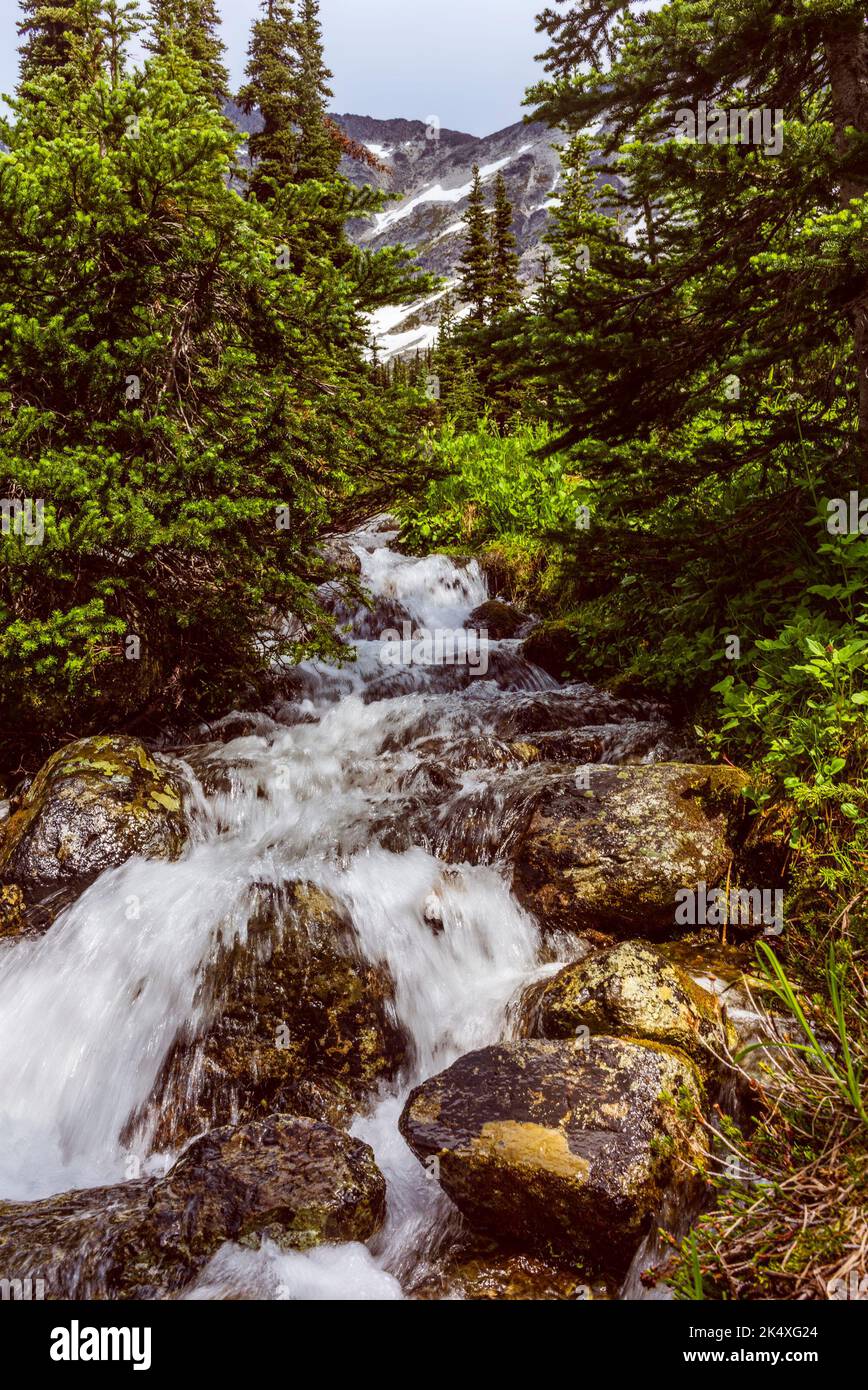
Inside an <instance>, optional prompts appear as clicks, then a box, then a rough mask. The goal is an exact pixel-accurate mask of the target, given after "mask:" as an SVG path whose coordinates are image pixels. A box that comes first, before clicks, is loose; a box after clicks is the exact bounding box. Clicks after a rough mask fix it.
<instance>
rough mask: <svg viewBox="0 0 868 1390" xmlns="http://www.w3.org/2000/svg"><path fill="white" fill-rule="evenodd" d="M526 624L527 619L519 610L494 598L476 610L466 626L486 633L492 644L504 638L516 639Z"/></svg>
mask: <svg viewBox="0 0 868 1390" xmlns="http://www.w3.org/2000/svg"><path fill="white" fill-rule="evenodd" d="M526 622H527V618H526V617H525V615H524V614H523V613H519V612H518V609H516V608H513V607H511V605H510V604H508V603H501V602H500V600H499V599H495V598H492V599H489V600H488V602H487V603H480V604H479V606H478V608H474V610H473V612H472V613H471V614H470V617H469V618H468V619H467V620H466V622H465V624H464V626H465V627H466V628H475V629H476V631H477V632H485V633H487V635H488V636H489V637H490V638H491V640H492V642H499V641H500V640H501V639H502V638H504V637H514V636H515V634H516V633H517V632H518V631H519V629H520V628H522V627H524V625H525V623H526Z"/></svg>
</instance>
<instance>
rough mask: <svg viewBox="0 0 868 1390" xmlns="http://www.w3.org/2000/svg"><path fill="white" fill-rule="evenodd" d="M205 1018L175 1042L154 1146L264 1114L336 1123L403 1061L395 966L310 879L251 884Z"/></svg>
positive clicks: (212, 971) (154, 1110) (213, 977)
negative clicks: (369, 950) (247, 907)
mask: <svg viewBox="0 0 868 1390" xmlns="http://www.w3.org/2000/svg"><path fill="white" fill-rule="evenodd" d="M202 988H203V994H204V996H205V1010H204V1013H205V1019H206V1022H205V1025H204V1028H203V1030H202V1031H200V1032H199V1033H197V1034H193V1033H189V1034H185V1035H183V1036H181V1037H180V1038H179V1039H178V1040H177V1042H176V1044H175V1046H174V1048H173V1049H172V1051H171V1053H170V1054H169V1057H168V1058H167V1061H166V1064H165V1066H164V1068H163V1070H162V1073H161V1076H160V1078H159V1081H158V1083H157V1088H156V1092H155V1095H154V1096H153V1097H152V1100H151V1102H150V1104H149V1106H148V1107H147V1109H146V1112H145V1115H144V1116H137V1117H135V1119H134V1120H133V1121H131V1124H130V1127H129V1134H130V1136H131V1135H132V1134H133V1133H134V1132H135V1131H136V1130H137V1128H138V1127H139V1125H142V1124H143V1125H144V1128H145V1130H146V1131H147V1130H149V1129H151V1128H152V1126H153V1122H154V1119H155V1118H156V1132H155V1134H154V1139H153V1143H154V1146H155V1147H156V1148H157V1149H162V1148H166V1147H175V1146H176V1145H177V1144H179V1143H181V1142H183V1141H184V1140H186V1139H188V1138H190V1137H191V1136H192V1135H194V1134H198V1133H201V1131H202V1130H203V1129H209V1128H211V1127H213V1126H214V1125H221V1124H228V1123H229V1122H230V1121H234V1120H236V1119H238V1118H241V1119H246V1118H248V1117H253V1116H254V1115H257V1114H261V1113H262V1111H263V1109H265V1110H280V1111H283V1112H285V1113H291V1114H303V1115H314V1116H316V1117H317V1118H322V1119H327V1120H330V1121H331V1122H333V1123H334V1122H339V1121H341V1120H343V1119H344V1118H346V1116H347V1115H348V1114H349V1113H351V1112H352V1110H354V1109H356V1108H357V1107H358V1104H359V1102H360V1101H361V1100H363V1099H364V1097H365V1096H367V1095H368V1094H370V1092H371V1091H372V1090H373V1089H374V1088H375V1087H376V1086H377V1084H378V1082H379V1081H381V1080H386V1079H389V1078H391V1077H392V1076H394V1075H395V1073H396V1071H397V1070H398V1068H399V1067H400V1064H401V1062H402V1061H403V1060H404V1054H405V1037H404V1034H403V1032H402V1030H401V1029H400V1028H399V1026H398V1024H397V1022H396V1021H395V1015H394V1010H393V1008H392V1003H391V993H392V991H391V982H390V980H389V978H388V976H387V975H386V972H385V971H384V970H382V969H381V968H379V967H376V966H373V965H371V964H370V963H369V962H368V961H366V960H364V959H363V958H362V956H361V955H360V953H359V950H358V945H357V941H356V937H355V934H354V932H353V930H352V924H351V923H350V921H349V919H348V917H347V916H346V914H345V913H344V911H343V910H342V908H341V907H340V905H339V904H338V903H337V902H336V901H335V900H334V899H333V898H332V897H331V896H330V895H329V894H328V893H326V892H324V891H323V890H322V889H321V888H318V887H316V886H315V885H313V884H311V883H301V882H292V883H288V884H286V885H285V887H284V888H283V889H282V890H280V891H276V890H274V889H273V888H270V887H266V886H262V887H260V888H258V889H256V890H254V901H253V902H252V904H251V915H250V919H249V921H248V926H247V931H246V934H245V937H244V939H243V940H241V939H237V938H236V939H235V940H234V941H233V942H232V943H231V945H229V946H227V947H225V948H224V949H223V950H222V951H221V952H220V954H219V956H218V957H217V959H216V960H215V961H214V962H212V964H211V965H210V967H209V969H208V973H207V975H206V978H205V980H204V982H203V986H202Z"/></svg>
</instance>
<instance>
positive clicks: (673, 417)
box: [529, 0, 868, 489]
mask: <svg viewBox="0 0 868 1390" xmlns="http://www.w3.org/2000/svg"><path fill="white" fill-rule="evenodd" d="M634 11H635V12H634ZM539 23H540V28H542V29H544V30H545V31H546V32H547V33H548V36H549V40H550V43H549V48H548V51H547V53H546V55H545V60H546V64H547V67H548V69H549V74H550V76H549V77H548V78H547V79H545V80H543V81H542V82H541V83H539V84H538V85H537V87H536V88H535V89H534V90H533V91H532V92H531V93H530V94H529V104H532V105H534V106H535V108H536V112H535V114H536V115H537V116H538V117H540V118H541V119H545V120H547V121H549V123H550V124H559V125H561V126H562V128H563V129H565V130H567V131H570V132H575V131H577V130H581V129H583V128H585V129H590V128H596V129H597V130H598V131H599V132H600V134H599V135H598V137H596V138H597V143H598V145H599V151H600V158H601V161H602V169H603V172H604V173H608V174H609V175H610V177H611V179H612V186H613V189H615V188H616V184H617V183H618V182H620V189H616V192H615V195H614V198H613V201H614V202H615V203H616V204H617V205H618V207H619V210H621V211H623V212H627V213H629V214H630V217H631V221H632V224H633V228H632V231H631V244H632V246H633V257H632V261H633V264H632V265H631V266H626V265H625V267H624V274H623V276H622V277H621V284H620V287H619V288H618V289H617V291H615V292H613V294H612V295H611V296H610V305H611V310H610V314H609V321H608V330H609V331H610V332H612V333H619V334H620V336H621V352H620V355H619V369H618V371H617V374H616V375H615V377H614V378H613V379H612V380H610V381H609V382H608V383H607V387H606V390H605V392H603V391H602V390H601V392H600V396H599V411H598V412H596V413H595V419H594V422H593V423H592V421H591V419H590V418H589V417H588V416H587V415H586V416H584V418H583V405H582V402H581V401H576V402H575V405H576V410H575V416H574V430H573V435H574V437H575V438H579V437H580V436H581V434H582V433H586V432H587V430H588V427H589V426H591V427H593V426H594V425H596V427H598V428H600V429H601V430H603V431H605V433H606V435H607V436H608V437H610V438H611V439H612V440H613V441H614V440H615V439H616V438H618V437H621V438H622V439H627V438H634V437H635V436H636V435H637V433H638V434H640V435H643V436H647V435H648V434H649V433H650V432H651V431H652V430H654V429H658V428H665V429H667V430H671V429H672V428H673V427H674V426H681V425H686V424H689V423H690V422H691V421H692V420H694V419H699V418H700V416H701V412H702V410H703V409H708V410H712V411H713V410H714V408H715V406H716V403H719V402H720V400H721V397H722V393H723V390H724V385H725V383H726V382H727V381H729V380H730V379H732V378H737V379H738V382H739V385H740V392H741V403H742V404H741V408H742V410H743V411H744V410H745V409H749V410H750V413H751V414H752V415H753V416H754V417H755V418H757V419H758V420H759V421H761V427H755V428H753V429H751V430H744V429H735V430H734V429H729V428H728V429H726V430H725V432H724V434H723V436H722V437H721V436H720V435H719V433H717V431H719V429H720V427H721V421H720V420H719V419H712V418H711V417H709V419H708V424H707V427H706V428H705V430H704V433H705V434H706V436H707V438H706V441H705V442H704V443H703V445H702V447H701V449H700V450H699V452H700V453H701V454H702V456H703V457H704V459H705V464H704V467H705V468H706V469H707V470H708V471H709V472H712V471H716V472H718V473H719V474H721V475H729V474H731V473H732V472H733V471H734V469H736V468H737V467H738V466H739V464H740V463H741V462H744V461H745V460H746V459H748V458H755V459H765V460H767V459H768V458H769V457H770V456H771V455H773V454H774V452H775V451H776V450H779V449H784V448H787V449H795V450H796V451H798V450H799V449H800V448H801V444H802V443H804V444H806V445H807V444H813V445H815V446H816V449H817V450H819V451H823V452H824V453H825V454H826V456H827V457H828V459H829V460H830V461H831V460H832V459H834V458H835V457H838V458H840V457H841V455H842V451H843V452H844V453H846V452H847V451H848V450H849V451H850V452H851V456H852V457H853V463H852V464H851V466H850V467H849V472H848V474H847V476H849V479H850V481H851V482H852V483H853V485H856V483H857V482H858V483H860V484H861V485H865V484H866V483H868V271H866V265H865V257H864V235H860V234H859V233H857V223H859V222H860V219H863V218H864V212H863V209H864V203H865V198H866V195H868V16H866V9H865V3H864V0H839V2H838V3H836V4H834V5H822V6H819V7H815V6H802V5H786V6H785V7H784V9H783V10H782V9H781V6H780V4H779V3H777V0H755V3H752V4H751V5H750V6H748V7H745V6H744V4H743V3H741V0H669V3H667V4H665V5H663V6H662V7H660V8H654V9H650V10H649V9H648V7H647V6H645V5H640V4H638V3H637V4H632V3H631V4H626V5H625V4H624V3H623V0H603V3H600V0H581V2H580V3H577V4H575V5H572V6H571V7H570V9H569V11H568V12H567V13H558V12H555V10H554V9H551V8H550V9H548V10H546V11H545V13H544V14H543V15H542V16H541V17H540V22H539ZM751 113H756V119H755V121H754V122H752V123H751V124H752V125H754V127H756V126H757V125H758V124H759V118H760V116H761V115H762V114H763V113H764V119H765V120H766V122H767V127H766V129H765V130H764V133H763V135H762V137H760V135H759V133H758V131H757V130H756V128H754V130H753V132H752V133H751V132H750V130H749V121H748V118H749V116H750V114H751ZM718 118H719V119H718ZM736 121H737V123H738V125H737V128H736V134H735V135H733V127H734V125H735V124H736ZM772 125H773V129H772V128H771V126H772ZM746 127H748V135H747V138H746V137H745V134H744V131H745V128H746ZM721 134H722V138H721ZM685 135H686V138H685ZM646 278H647V279H648V280H649V281H650V282H651V285H650V286H649V285H646V286H645V287H644V288H643V286H642V285H641V281H642V280H643V279H646ZM845 337H846V338H848V339H849V361H847V359H846V357H845V356H844V355H843V354H842V353H841V342H842V340H843V339H844V338H845ZM652 342H653V343H655V346H656V351H654V352H653V353H652V352H651V351H649V345H650V344H651V343H652ZM578 366H579V364H577V363H576V362H575V360H574V361H573V362H572V364H571V375H572V379H573V380H576V378H577V377H578V378H582V372H581V371H580V370H577V367H578ZM588 369H589V370H590V371H593V362H592V360H591V355H590V354H589V363H588ZM842 377H843V380H844V383H845V391H844V395H845V397H846V398H847V407H846V409H845V410H843V411H842V409H839V408H838V406H836V407H835V408H834V409H832V410H830V402H831V401H832V400H833V398H834V397H835V395H836V391H837V389H838V386H839V383H840V382H841V380H842ZM643 378H644V386H643V388H642V389H641V390H639V391H637V385H638V382H639V381H640V380H642V379H643ZM582 379H583V378H582ZM782 383H787V384H788V390H789V391H790V392H793V391H796V392H798V394H799V395H800V396H802V397H803V399H804V401H805V406H804V408H803V409H801V411H800V422H799V426H798V428H797V427H796V422H795V419H794V415H793V410H792V406H791V405H789V406H787V407H786V408H782V407H781V402H782V401H783V400H784V396H783V394H782V392H781V384H782ZM564 387H565V391H566V392H567V393H569V394H573V393H572V392H571V389H570V386H569V382H568V381H565V382H564ZM582 395H583V397H584V398H585V399H586V393H585V391H584V390H583V393H582ZM839 399H840V397H839ZM848 414H849V420H847V419H846V418H845V416H846V415H848ZM800 441H801V442H800ZM692 453H693V455H694V460H695V456H696V453H697V450H696V449H694V450H693V451H692ZM661 464H662V465H663V469H664V470H665V471H667V472H668V485H669V486H671V484H672V481H673V477H672V467H671V464H668V465H667V464H666V462H665V460H663V459H661ZM680 466H682V467H683V466H684V465H683V463H682V464H681V465H680ZM612 468H613V470H615V469H617V468H620V463H618V462H616V460H615V459H614V457H613V460H612ZM684 471H685V472H686V473H688V474H693V476H694V477H695V475H696V472H697V471H698V469H697V464H696V462H695V461H691V464H690V465H689V467H687V468H685V470H684ZM699 471H701V470H699ZM847 476H845V478H844V481H846V480H847ZM659 483H660V487H661V489H662V488H663V487H664V486H665V485H667V479H665V478H664V477H663V476H662V474H661V477H660V478H659Z"/></svg>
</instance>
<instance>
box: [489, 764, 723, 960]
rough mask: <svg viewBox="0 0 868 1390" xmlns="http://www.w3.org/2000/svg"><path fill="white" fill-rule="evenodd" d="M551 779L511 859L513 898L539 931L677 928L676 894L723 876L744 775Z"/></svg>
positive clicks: (666, 769)
mask: <svg viewBox="0 0 868 1390" xmlns="http://www.w3.org/2000/svg"><path fill="white" fill-rule="evenodd" d="M585 771H586V772H587V781H588V786H587V788H582V787H580V786H577V785H576V779H575V778H574V777H570V776H562V777H557V778H552V779H550V780H549V781H548V782H547V783H546V784H545V786H544V787H543V788H542V790H541V792H540V793H539V794H538V795H537V796H536V798H535V800H534V803H533V809H532V813H531V815H530V817H529V820H528V823H527V826H526V829H525V830H524V833H523V834H522V836H521V837H520V839H519V842H518V844H517V847H516V851H515V856H514V857H515V876H514V884H513V887H514V891H515V894H516V896H517V897H518V899H519V901H520V902H521V903H522V904H523V905H524V906H525V907H526V908H527V909H528V910H529V911H530V912H533V913H534V914H535V915H536V916H537V917H538V919H539V921H540V923H541V924H542V925H543V927H545V928H549V929H557V928H564V929H567V930H575V929H582V928H599V929H603V930H614V931H620V932H623V933H627V932H632V933H636V932H645V931H655V930H661V929H665V928H666V927H672V926H674V925H675V921H676V918H675V910H676V906H677V903H676V893H677V892H678V890H679V889H681V888H693V887H695V886H696V885H697V884H698V883H701V882H704V883H706V884H708V885H709V887H711V886H712V885H714V884H716V883H718V882H719V881H720V880H721V879H722V878H723V877H724V875H725V874H726V870H727V867H728V866H729V864H730V863H731V861H732V858H733V853H734V848H735V845H736V842H737V839H738V835H739V831H740V827H741V823H742V820H743V814H744V812H743V806H744V802H743V799H742V796H741V792H742V789H743V788H744V787H745V786H746V784H747V777H746V776H745V774H744V773H742V772H739V771H738V769H737V768H733V767H725V766H721V767H717V766H708V767H705V766H701V765H692V764H686V763H648V764H639V765H636V766H629V767H624V766H607V765H605V764H600V765H597V766H589V767H588V768H587V769H585Z"/></svg>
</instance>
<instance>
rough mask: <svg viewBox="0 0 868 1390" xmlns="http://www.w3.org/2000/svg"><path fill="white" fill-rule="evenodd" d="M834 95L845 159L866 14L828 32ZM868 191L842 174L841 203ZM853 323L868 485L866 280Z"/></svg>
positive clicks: (862, 473) (865, 56) (864, 66)
mask: <svg viewBox="0 0 868 1390" xmlns="http://www.w3.org/2000/svg"><path fill="white" fill-rule="evenodd" d="M825 49H826V58H827V62H828V65H829V83H830V88H831V96H832V120H833V123H834V128H835V144H836V147H837V150H838V153H839V155H841V157H842V158H844V157H845V156H846V155H847V153H848V151H849V149H850V143H851V142H850V139H849V138H848V135H847V127H848V126H850V127H853V128H854V129H855V130H857V131H858V132H859V133H860V134H863V135H868V26H866V22H865V16H864V14H859V13H857V14H855V15H854V16H853V17H852V19H851V20H850V21H849V22H848V23H846V24H844V25H842V26H840V27H837V28H836V29H835V30H834V31H830V32H829V33H828V34H827V36H826V39H825ZM866 191H868V182H866V178H865V175H864V174H863V173H861V172H860V173H859V174H858V175H856V174H850V173H846V174H845V175H844V176H842V178H841V194H840V202H841V206H842V207H847V205H848V204H849V202H850V199H851V198H861V197H864V195H865V193H866ZM850 318H851V322H852V324H853V355H854V359H855V365H856V374H857V380H858V384H859V389H858V410H859V423H858V456H859V457H858V462H859V479H858V481H859V482H860V483H861V484H862V485H868V280H866V281H865V283H864V284H863V285H862V287H861V289H860V291H859V293H858V294H857V295H856V296H855V298H854V299H853V300H852V301H851V303H850Z"/></svg>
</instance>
